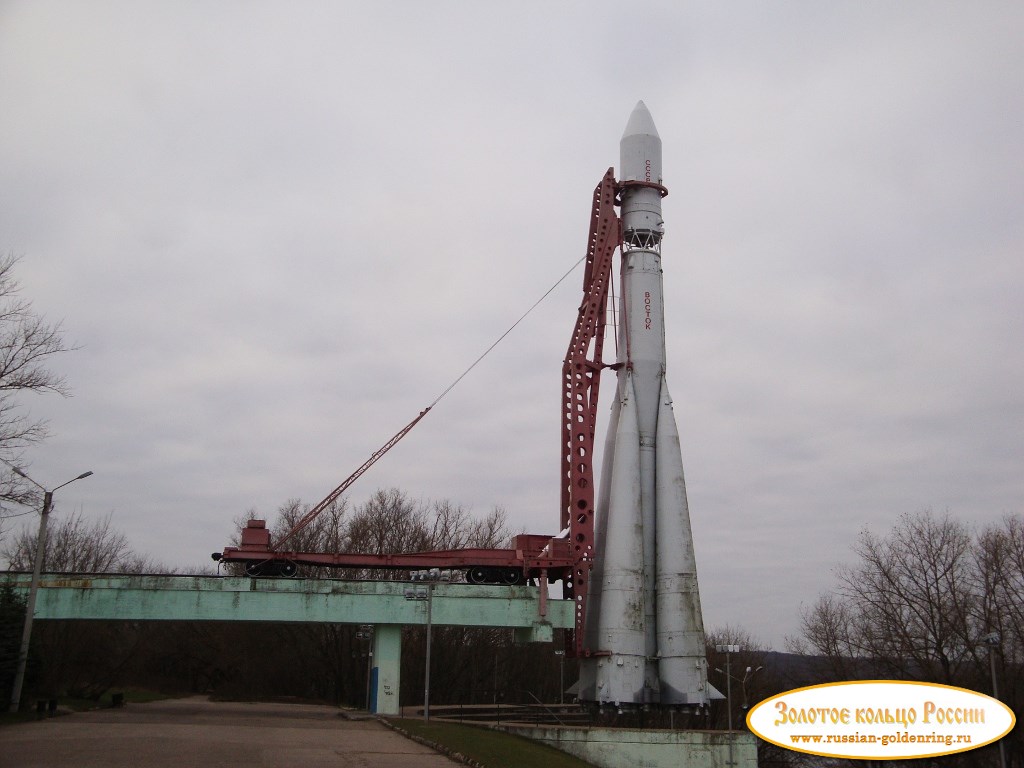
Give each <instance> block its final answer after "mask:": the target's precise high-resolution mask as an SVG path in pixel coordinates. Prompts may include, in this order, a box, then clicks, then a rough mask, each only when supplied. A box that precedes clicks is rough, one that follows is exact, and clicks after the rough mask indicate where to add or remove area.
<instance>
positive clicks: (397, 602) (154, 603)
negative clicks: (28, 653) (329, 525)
mask: <svg viewBox="0 0 1024 768" xmlns="http://www.w3.org/2000/svg"><path fill="white" fill-rule="evenodd" d="M10 578H11V579H12V580H13V582H14V584H15V587H16V589H18V590H19V591H21V592H22V593H27V592H28V588H29V582H30V578H29V576H28V574H14V575H11V576H10ZM428 616H429V622H430V623H431V624H432V625H437V626H443V625H448V626H461V627H508V628H511V629H513V630H515V635H516V639H517V640H518V641H520V642H550V641H551V640H552V638H553V635H554V630H555V629H572V628H573V627H574V626H575V625H574V621H575V619H574V616H573V604H572V602H570V601H566V600H548V599H547V598H546V596H543V597H542V596H541V594H540V589H539V588H538V587H529V586H514V587H513V586H473V585H469V584H448V583H444V582H422V581H405V582H402V581H343V580H334V579H265V578H258V579H254V578H239V577H229V576H225V577H219V576H110V575H96V576H90V575H82V574H76V575H65V574H43V576H42V579H41V581H40V584H39V592H38V597H37V602H36V613H35V617H36V619H51V620H54V619H104V620H112V621H271V622H297V623H307V622H314V623H316V622H326V623H332V624H371V625H373V627H374V630H375V631H374V633H373V669H372V672H371V678H370V679H371V687H370V709H371V711H373V712H379V713H380V714H388V715H394V714H398V713H399V704H398V691H399V675H400V669H401V655H402V631H401V629H402V626H403V625H426V624H427V623H428Z"/></svg>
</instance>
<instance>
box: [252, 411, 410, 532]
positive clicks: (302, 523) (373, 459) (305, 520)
mask: <svg viewBox="0 0 1024 768" xmlns="http://www.w3.org/2000/svg"><path fill="white" fill-rule="evenodd" d="M429 411H430V407H429V406H428V407H426V408H424V409H423V410H422V411H420V415H419V416H417V417H416V418H415V419H413V420H412V421H410V422H409V423H408V424H406V425H405V426H404V427H402V429H400V430H399V431H398V433H397V434H396V435H395V436H394V437H392V438H391V439H390V440H388V441H387V442H386V443H385V444H384V445H383V446H381V447H380V448H378V449H377V450H376V451H374V453H373V455H372V456H370V458H368V459H367V460H366V461H364V462H363V464H362V466H360V467H359V469H357V470H356V471H355V472H353V473H352V474H351V475H349V476H348V477H347V478H345V481H344V482H343V483H342V484H341V485H339V486H338V487H337V488H335V489H334V490H333V491H331V492H330V493H329V494H327V497H326V498H325V499H324V500H323V501H321V502H320V503H319V504H317V505H316V506H315V507H313V508H312V509H311V510H309V512H307V513H306V514H305V515H303V516H302V519H301V520H299V522H297V523H296V524H295V526H294V527H293V528H292V529H291V530H290V531H288V533H286V534H285V535H284V536H282V537H281V538H280V539H278V540H277V541H276V542H274V545H273V546H272V547H271V548H270V549H271V551H274V552H278V551H280V550H281V547H282V546H284V543H285V542H286V541H288V540H289V539H290V538H291V537H292V536H294V535H295V534H297V533H298V532H299V531H301V530H302V529H303V528H305V527H306V526H307V525H309V524H310V523H312V522H313V519H314V518H315V517H316V516H317V515H319V514H320V513H321V512H323V511H324V510H325V509H327V507H329V506H330V505H331V504H332V503H333V502H334V500H335V499H337V498H338V497H339V496H341V494H343V493H344V492H345V491H347V490H348V487H349V486H350V485H352V483H354V482H355V481H356V480H358V479H359V478H360V477H362V476H363V474H364V473H365V472H366V470H368V469H369V468H370V467H372V466H373V465H374V464H376V463H377V460H378V459H379V458H380V457H381V456H383V455H384V454H385V453H387V452H388V451H390V450H391V449H392V448H394V447H395V444H396V443H397V442H398V441H399V440H401V439H402V438H403V437H405V436H406V435H407V434H409V431H410V430H411V429H412V428H413V427H415V426H416V425H417V424H418V423H419V421H420V419H422V418H423V417H424V416H426V415H427V413H429Z"/></svg>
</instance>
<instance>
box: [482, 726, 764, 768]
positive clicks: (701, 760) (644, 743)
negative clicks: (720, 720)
mask: <svg viewBox="0 0 1024 768" xmlns="http://www.w3.org/2000/svg"><path fill="white" fill-rule="evenodd" d="M494 727H495V728H498V729H500V730H503V731H507V732H508V733H515V734H518V735H520V736H525V737H526V738H528V739H533V740H534V741H539V742H543V743H544V744H548V745H549V746H552V747H555V748H556V749H560V750H562V751H563V752H568V753H569V754H570V755H575V756H576V757H578V758H580V759H581V760H586V761H587V762H588V763H592V764H594V765H596V766H599V768H757V740H756V738H755V737H754V735H753V734H751V733H748V732H746V731H733V732H731V733H730V732H726V731H641V730H631V729H626V728H565V727H555V726H531V725H498V726H494ZM730 740H732V742H733V743H732V750H733V758H732V763H731V764H730V760H729V742H730Z"/></svg>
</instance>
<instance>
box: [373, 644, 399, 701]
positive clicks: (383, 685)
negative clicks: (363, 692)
mask: <svg viewBox="0 0 1024 768" xmlns="http://www.w3.org/2000/svg"><path fill="white" fill-rule="evenodd" d="M401 671H402V625H401V624H377V625H376V626H375V627H374V632H373V669H372V670H370V712H372V713H374V714H378V715H397V714H400V712H399V708H398V691H399V689H400V683H401Z"/></svg>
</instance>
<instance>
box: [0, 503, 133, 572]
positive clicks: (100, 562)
mask: <svg viewBox="0 0 1024 768" xmlns="http://www.w3.org/2000/svg"><path fill="white" fill-rule="evenodd" d="M54 522H55V521H52V520H51V523H50V530H49V532H48V534H47V536H46V552H45V555H44V560H43V569H44V570H47V571H59V572H62V573H128V572H132V573H134V572H138V571H139V570H140V569H141V568H145V567H147V566H148V565H149V563H148V561H146V560H145V559H143V558H140V557H139V556H138V555H136V554H135V553H134V552H133V551H132V550H131V547H130V546H129V545H128V538H127V537H126V536H125V535H124V534H123V533H121V532H120V531H118V530H117V529H116V528H114V527H113V526H112V525H111V517H110V515H107V516H106V517H104V518H99V519H97V520H93V521H91V522H90V521H88V520H86V519H85V518H84V517H83V516H82V515H81V514H77V513H76V514H72V515H68V516H67V517H63V518H60V519H59V521H56V524H54ZM37 540H38V533H37V532H36V531H34V530H31V529H30V528H23V529H22V530H21V531H20V532H18V533H17V534H16V535H15V536H13V537H12V539H11V541H10V542H8V543H7V544H5V545H4V546H3V547H2V548H0V554H2V555H3V556H4V558H6V559H7V561H8V563H9V564H10V568H11V570H15V571H30V570H32V563H33V561H34V559H35V552H36V542H37Z"/></svg>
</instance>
